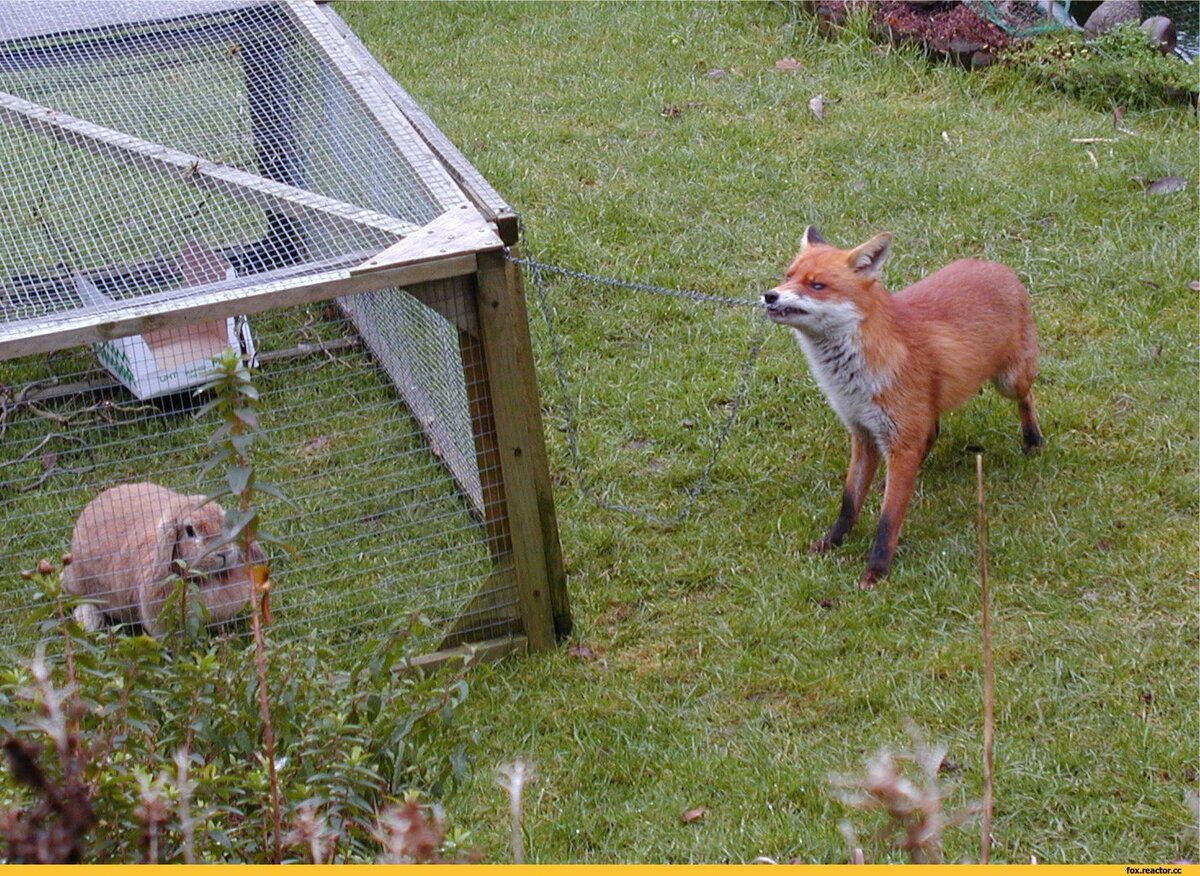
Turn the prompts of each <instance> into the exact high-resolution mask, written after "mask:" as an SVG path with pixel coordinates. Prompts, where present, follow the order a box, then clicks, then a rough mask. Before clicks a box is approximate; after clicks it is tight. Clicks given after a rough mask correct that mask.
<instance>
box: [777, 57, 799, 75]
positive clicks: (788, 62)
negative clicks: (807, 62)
mask: <svg viewBox="0 0 1200 876" xmlns="http://www.w3.org/2000/svg"><path fill="white" fill-rule="evenodd" d="M775 68H776V69H777V70H782V71H784V72H785V73H795V72H796V71H797V70H803V69H804V65H803V64H801V63H800V62H799V61H797V60H796V59H795V58H780V59H779V60H778V61H776V62H775Z"/></svg>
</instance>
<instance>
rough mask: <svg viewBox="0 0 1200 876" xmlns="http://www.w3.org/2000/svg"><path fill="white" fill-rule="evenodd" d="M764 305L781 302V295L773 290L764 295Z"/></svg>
mask: <svg viewBox="0 0 1200 876" xmlns="http://www.w3.org/2000/svg"><path fill="white" fill-rule="evenodd" d="M762 300H763V304H774V303H775V302H776V301H778V300H779V293H778V292H776V291H775V290H774V289H772V290H771V291H770V292H764V293H763V297H762Z"/></svg>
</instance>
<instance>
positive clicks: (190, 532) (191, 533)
mask: <svg viewBox="0 0 1200 876" xmlns="http://www.w3.org/2000/svg"><path fill="white" fill-rule="evenodd" d="M183 534H184V535H186V536H187V537H188V538H195V537H196V530H195V528H194V527H193V526H192V525H191V524H190V523H189V524H188V525H187V526H185V527H184V528H183Z"/></svg>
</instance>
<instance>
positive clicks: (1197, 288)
mask: <svg viewBox="0 0 1200 876" xmlns="http://www.w3.org/2000/svg"><path fill="white" fill-rule="evenodd" d="M1188 288H1189V289H1191V290H1192V291H1193V292H1200V280H1192V282H1190V283H1188Z"/></svg>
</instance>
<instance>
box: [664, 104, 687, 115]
mask: <svg viewBox="0 0 1200 876" xmlns="http://www.w3.org/2000/svg"><path fill="white" fill-rule="evenodd" d="M660 115H661V116H662V117H663V118H664V119H677V118H679V117H680V116H681V115H683V111H682V110H680V109H679V107H677V106H675V104H673V103H669V104H667V105H666V106H664V107H663V110H662V112H661V113H660Z"/></svg>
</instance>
